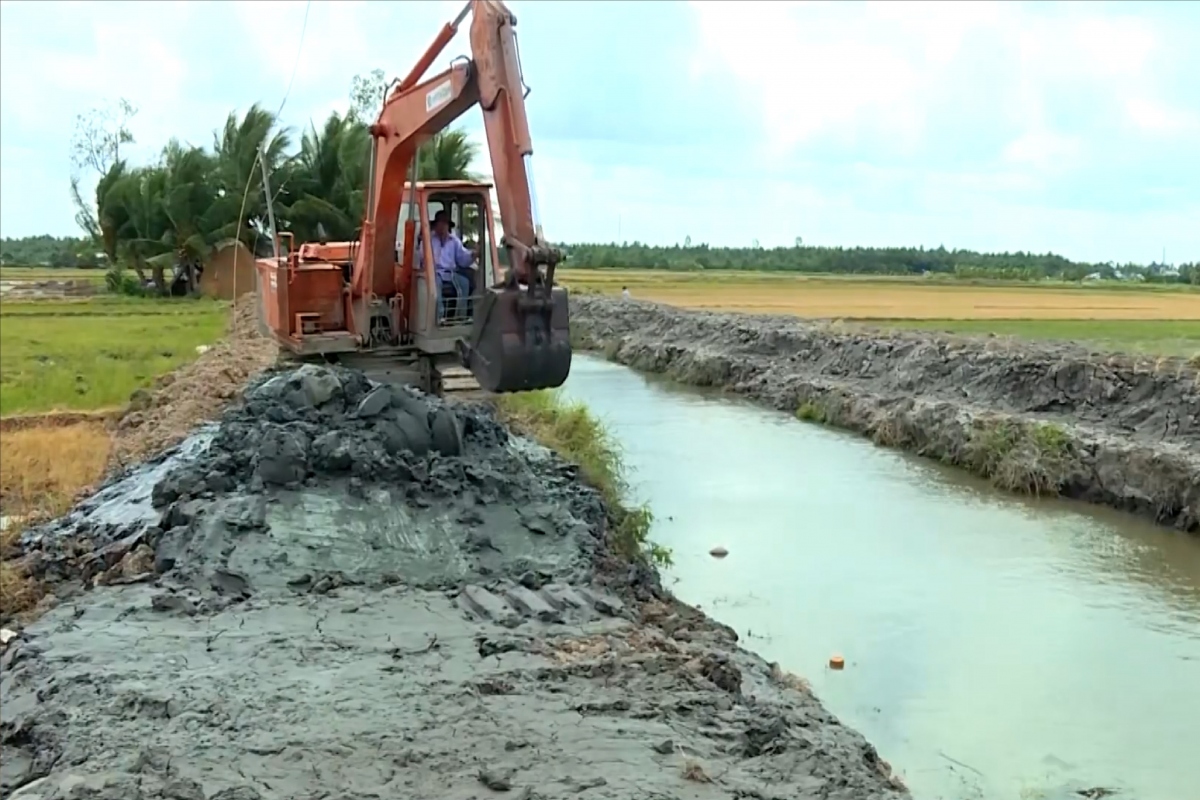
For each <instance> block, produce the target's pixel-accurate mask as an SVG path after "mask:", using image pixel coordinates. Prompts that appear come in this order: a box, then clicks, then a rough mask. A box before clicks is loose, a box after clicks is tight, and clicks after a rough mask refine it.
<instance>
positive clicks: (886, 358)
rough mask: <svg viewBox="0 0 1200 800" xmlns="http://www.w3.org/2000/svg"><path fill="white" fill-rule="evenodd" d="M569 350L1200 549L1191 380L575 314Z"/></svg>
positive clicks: (964, 348)
mask: <svg viewBox="0 0 1200 800" xmlns="http://www.w3.org/2000/svg"><path fill="white" fill-rule="evenodd" d="M571 324H572V336H573V338H574V339H575V341H576V345H577V346H582V347H586V348H591V349H596V350H600V351H603V352H604V354H605V355H606V356H607V357H609V358H610V359H612V360H614V361H617V362H619V363H621V364H625V365H627V366H630V367H633V368H635V369H638V370H642V371H646V372H654V373H661V374H665V375H667V376H669V377H671V378H673V379H675V380H678V381H680V382H683V383H688V384H692V385H696V386H712V387H718V388H722V389H726V390H728V391H730V392H733V393H736V394H740V395H742V396H745V397H747V398H749V399H752V400H755V401H757V402H760V403H762V404H764V405H767V406H770V407H772V408H776V409H779V410H782V411H787V412H789V413H795V414H797V415H798V416H800V417H801V418H804V419H809V420H812V421H816V422H824V423H827V424H831V425H836V426H838V427H842V428H847V429H850V430H854V431H858V432H860V433H863V434H865V435H867V436H870V437H871V438H873V439H874V440H875V441H876V442H878V443H880V444H883V445H887V446H892V447H899V448H903V449H905V450H909V451H912V452H915V453H918V454H921V455H924V456H928V457H931V458H935V459H938V460H940V461H943V462H946V463H949V464H953V465H955V466H960V467H963V468H966V469H968V470H970V471H972V472H974V473H976V474H979V475H982V476H984V477H987V478H990V479H992V481H993V482H994V483H996V484H997V485H998V486H1000V487H1001V488H1005V489H1009V490H1013V491H1018V492H1025V493H1031V494H1039V495H1055V494H1058V495H1063V496H1067V497H1072V498H1078V499H1083V500H1087V501H1089V502H1093V503H1099V504H1104V505H1109V506H1112V507H1115V508H1119V509H1123V510H1128V511H1133V512H1135V513H1139V514H1142V515H1144V516H1146V517H1149V518H1152V519H1154V520H1156V521H1158V522H1159V523H1162V524H1164V525H1172V526H1175V527H1177V528H1179V529H1181V530H1186V531H1190V532H1192V533H1200V375H1198V373H1197V370H1196V369H1195V368H1194V367H1193V366H1190V365H1188V364H1187V363H1185V362H1184V361H1182V360H1180V359H1174V360H1169V359H1159V360H1157V361H1148V360H1145V359H1141V360H1138V359H1133V358H1129V357H1122V356H1108V355H1099V354H1095V353H1090V352H1088V351H1087V350H1085V349H1083V348H1079V347H1076V346H1073V345H1070V344H1055V343H1044V344H1041V343H1030V342H1018V341H1013V340H1010V339H1000V338H994V337H992V338H984V339H980V338H974V339H972V338H960V337H944V336H935V335H929V334H920V333H891V332H874V331H872V332H866V331H849V330H846V329H845V328H843V327H840V326H837V325H836V324H834V325H830V324H821V323H812V322H805V321H801V320H797V319H796V318H794V317H766V316H762V317H760V316H744V315H738V314H727V313H711V312H701V311H687V310H682V309H677V308H672V307H670V306H662V305H657V304H653V303H646V302H639V301H621V300H617V299H613V298H606V297H598V296H578V297H572V298H571Z"/></svg>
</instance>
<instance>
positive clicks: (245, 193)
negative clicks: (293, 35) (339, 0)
mask: <svg viewBox="0 0 1200 800" xmlns="http://www.w3.org/2000/svg"><path fill="white" fill-rule="evenodd" d="M310 10H312V0H308V2H306V3H305V4H304V22H302V23H301V24H300V44H298V45H297V46H296V59H295V60H294V61H293V62H292V76H291V77H290V78H288V85H287V89H286V90H285V91H284V93H283V100H281V101H280V103H279V110H278V111H276V112H275V119H276V120H278V119H279V115H280V114H282V113H283V107H284V106H286V105H287V101H288V97H290V96H291V94H292V84H293V83H294V82H295V81H296V70H297V68H298V67H299V66H300V54H301V53H303V52H304V34H305V33H307V32H308V12H309V11H310ZM255 161H256V162H257V161H258V157H255ZM260 166H261V165H260ZM252 183H254V168H253V167H251V168H250V174H249V175H248V176H247V178H246V188H245V189H243V190H242V206H241V208H240V209H239V210H238V217H237V235H235V236H234V238H235V239H236V240H237V241H239V242H240V241H241V236H240V234H241V229H242V220H244V219H245V218H246V201H247V200H248V199H249V198H250V185H251V184H252ZM282 190H283V187H280V191H282ZM274 233H275V232H274V231H272V234H274ZM254 238H255V243H256V244H257V242H258V233H257V231H256V232H255V237H254ZM255 249H257V248H255ZM250 255H251V257H252V258H254V259H256V258H257V257H256V255H255V253H254V252H251V254H250ZM237 259H238V250H237V247H236V246H235V247H234V250H233V305H232V306H230V309H229V313H230V318H231V319H232V318H233V316H234V311H235V309H236V308H237V301H238V293H237V279H238V268H237V266H238V264H237ZM254 272H255V283H257V282H258V267H257V266H254ZM255 294H256V295H257V291H256V292H255ZM255 302H261V301H260V300H259V299H258V298H257V296H256V297H255Z"/></svg>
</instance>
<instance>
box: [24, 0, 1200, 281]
mask: <svg viewBox="0 0 1200 800" xmlns="http://www.w3.org/2000/svg"><path fill="white" fill-rule="evenodd" d="M509 6H510V8H511V9H512V10H513V12H514V13H515V14H516V16H517V20H518V24H517V32H518V37H519V44H520V50H521V56H522V60H523V67H524V73H525V79H526V83H527V84H528V85H529V86H530V87H531V89H532V93H531V94H530V96H529V99H528V101H527V103H528V114H529V120H530V127H531V131H532V134H533V137H534V152H535V155H534V165H535V176H536V180H537V193H538V201H539V202H538V205H539V209H540V211H541V214H542V218H543V222H544V226H545V229H546V234H547V236H548V237H549V238H550V239H552V240H555V241H559V242H568V243H570V242H583V241H621V240H628V241H633V240H640V241H643V242H648V243H654V244H672V243H675V242H682V241H684V240H685V238H687V237H690V238H691V240H692V241H693V242H708V243H710V244H713V245H730V246H749V245H751V244H752V243H753V242H754V241H758V242H759V243H760V244H761V245H762V246H764V247H770V246H774V245H790V244H792V243H793V242H794V241H795V239H796V238H797V237H801V238H802V239H803V241H804V243H805V244H810V245H839V246H924V247H938V246H939V245H941V246H945V247H948V248H956V247H957V248H970V249H975V250H983V251H1004V250H1007V251H1017V250H1024V251H1032V252H1039V253H1041V252H1050V251H1053V252H1056V253H1060V254H1062V255H1065V256H1068V257H1070V258H1074V259H1081V260H1087V261H1109V260H1112V261H1117V262H1124V261H1135V262H1140V263H1148V262H1150V261H1155V260H1158V259H1160V258H1161V256H1162V254H1163V251H1164V250H1165V252H1166V259H1167V261H1168V262H1171V263H1179V262H1184V261H1197V260H1200V48H1197V47H1196V46H1195V42H1196V41H1200V3H1190V2H1160V3H1154V2H1130V3H1123V2H1112V3H1100V2H1096V3H1063V4H1052V3H1029V4H1026V3H1018V2H1000V3H989V2H983V1H982V0H971V2H963V3H952V2H934V3H906V2H896V1H894V0H888V1H887V2H878V3H876V2H834V3H788V2H766V3H756V2H751V0H741V1H740V2H736V3H724V2H717V1H716V0H698V1H697V2H666V0H641V1H640V2H618V1H617V0H609V1H608V2H586V1H584V0H570V1H569V2H556V0H513V1H512V2H510V3H509ZM459 8H461V3H460V2H449V1H447V0H427V1H426V2H418V1H417V0H409V1H408V2H355V1H354V0H338V2H312V3H311V6H310V7H309V8H308V20H307V26H305V25H304V20H305V9H306V3H305V2H303V0H300V1H299V2H292V1H290V0H271V1H270V2H261V3H258V2H230V1H219V0H210V1H209V2H183V1H182V0H177V1H176V2H132V3H123V2H95V1H94V0H88V1H86V2H65V1H62V0H57V1H55V2H46V1H44V0H43V1H41V2H36V1H30V0H21V1H20V2H13V1H11V0H4V1H3V2H0V235H3V236H14V237H16V236H26V235H32V234H39V233H52V234H55V235H76V234H78V229H77V227H76V225H75V223H74V211H73V208H72V206H71V203H70V200H69V194H68V186H69V179H70V175H71V164H70V139H71V133H72V129H73V125H74V119H75V117H76V115H77V114H79V113H81V112H85V111H87V110H88V109H90V108H93V107H98V106H103V105H104V104H106V103H111V102H112V101H114V100H116V99H117V98H119V97H124V98H126V99H128V100H129V101H130V102H132V103H133V104H134V105H135V106H136V107H137V108H138V109H139V113H138V114H137V116H136V117H134V119H133V121H132V124H131V129H132V131H133V133H134V135H135V137H136V139H137V144H136V145H135V146H134V147H133V148H132V149H131V150H130V151H129V152H130V156H131V157H132V158H133V159H134V160H143V161H144V160H150V159H153V158H155V157H156V156H157V154H158V153H159V152H161V149H162V147H163V145H164V144H165V143H166V142H167V140H168V139H169V138H170V137H172V136H176V137H179V138H180V139H182V140H184V141H186V142H190V143H191V144H195V145H211V143H212V139H213V130H214V129H215V128H217V127H218V126H220V125H222V124H223V122H224V119H225V117H226V116H227V115H228V114H229V113H230V112H231V111H233V110H237V111H239V112H241V111H244V110H245V109H246V108H247V107H248V106H249V105H250V104H252V103H254V102H259V103H262V104H263V105H264V106H265V107H267V108H269V109H272V110H274V109H276V108H278V107H279V105H280V103H283V102H284V100H285V95H286V103H285V104H284V106H283V112H282V117H283V120H284V122H285V124H287V125H289V126H290V127H292V128H293V130H295V131H296V132H297V135H298V132H299V131H300V130H301V129H302V128H303V127H304V126H307V125H309V124H310V122H311V121H312V120H318V121H320V120H321V119H323V118H324V117H326V116H327V115H328V114H329V113H330V112H331V111H334V110H339V111H344V110H345V109H346V108H348V106H349V91H350V85H351V80H352V79H353V77H354V75H356V74H359V73H367V72H369V71H370V70H372V69H375V68H382V69H383V70H384V71H385V72H386V73H387V75H388V77H389V78H390V77H396V76H401V75H403V74H405V73H406V72H407V71H408V69H409V68H410V67H411V65H412V64H413V63H414V62H415V61H416V59H417V58H418V57H419V55H420V54H421V52H422V51H423V50H424V48H425V47H426V46H427V44H428V43H429V42H430V41H431V40H432V39H433V37H434V36H435V34H436V33H437V31H438V29H439V28H440V27H441V25H442V24H443V23H445V22H447V21H449V20H450V19H451V18H452V17H453V16H454V15H455V13H456V12H457V11H458V10H459ZM302 31H303V33H304V36H303V38H302V36H301V33H302ZM468 52H469V42H468V41H467V36H466V31H465V26H464V31H463V32H462V33H461V34H460V35H459V36H458V37H457V38H456V39H455V40H454V41H453V42H452V43H451V45H450V46H449V47H448V48H447V50H446V51H445V52H444V54H443V56H442V57H441V58H440V59H439V61H438V62H437V63H436V65H435V69H444V68H445V67H447V66H448V65H449V61H450V59H451V58H452V57H454V56H458V55H464V54H468ZM297 53H299V58H298V59H297ZM293 67H295V72H294V80H293ZM431 74H432V72H431ZM289 81H291V82H292V88H291V91H290V93H288V92H287V88H288V84H289ZM460 124H461V125H462V126H463V127H464V128H465V129H466V130H467V131H468V132H469V133H471V135H472V136H474V137H476V138H477V139H478V140H479V141H480V142H481V143H482V142H483V137H482V133H481V125H482V122H481V119H480V116H479V112H478V111H477V110H476V111H472V112H468V114H467V115H466V116H464V117H463V118H462V120H461V123H460ZM484 152H486V151H484ZM480 167H481V169H482V171H487V164H486V159H485V163H481V164H480ZM92 182H93V183H94V180H93V181H92Z"/></svg>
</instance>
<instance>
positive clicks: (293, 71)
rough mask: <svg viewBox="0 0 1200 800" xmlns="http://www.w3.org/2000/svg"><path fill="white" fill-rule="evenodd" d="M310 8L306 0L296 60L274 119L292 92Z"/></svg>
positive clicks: (302, 49) (309, 3)
mask: <svg viewBox="0 0 1200 800" xmlns="http://www.w3.org/2000/svg"><path fill="white" fill-rule="evenodd" d="M310 9H312V0H308V2H307V3H305V4H304V22H303V24H301V26H300V44H299V45H297V46H296V60H295V61H293V62H292V77H290V78H288V85H287V91H286V92H284V93H283V102H281V103H280V104H279V110H278V111H276V112H275V119H279V115H280V114H282V113H283V107H284V106H285V105H287V101H288V96H289V95H291V93H292V83H293V82H294V81H295V80H296V69H297V68H298V67H299V66H300V54H301V53H302V52H304V34H305V33H306V32H307V31H308V12H309V10H310Z"/></svg>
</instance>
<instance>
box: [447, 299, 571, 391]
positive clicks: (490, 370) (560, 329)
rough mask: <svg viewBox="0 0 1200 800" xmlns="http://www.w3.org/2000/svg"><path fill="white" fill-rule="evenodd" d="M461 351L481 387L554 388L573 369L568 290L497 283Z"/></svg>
mask: <svg viewBox="0 0 1200 800" xmlns="http://www.w3.org/2000/svg"><path fill="white" fill-rule="evenodd" d="M474 316H475V320H474V323H473V324H472V326H471V334H470V338H469V339H468V340H467V341H466V342H465V343H463V347H462V348H461V351H460V355H461V356H462V362H463V366H464V367H466V368H467V369H469V370H470V371H471V374H472V375H474V376H475V380H477V381H479V386H480V388H481V389H484V390H485V391H489V392H495V393H497V394H503V393H507V392H526V391H532V390H534V389H553V388H556V387H558V386H562V385H563V383H564V382H565V381H566V380H567V375H568V374H569V373H570V372H571V340H570V330H569V324H568V311H567V290H566V289H564V288H563V287H561V286H554V287H553V288H549V289H548V288H547V287H546V286H544V285H542V286H537V287H535V288H533V289H532V290H531V289H529V288H526V287H520V286H511V287H501V286H494V287H491V288H489V289H488V290H487V291H486V292H485V293H484V295H483V297H482V298H481V299H480V302H479V304H478V305H477V306H476V309H475V315H474Z"/></svg>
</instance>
